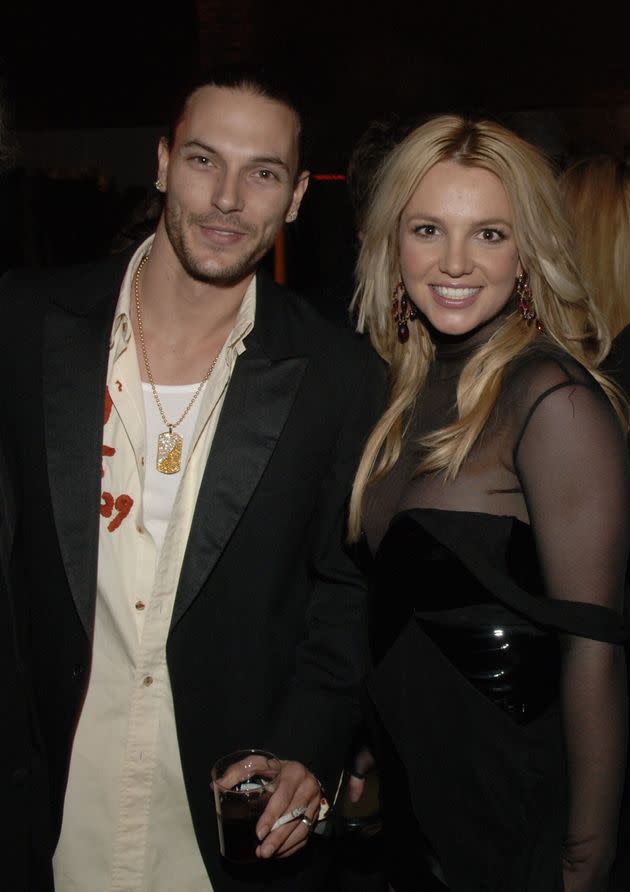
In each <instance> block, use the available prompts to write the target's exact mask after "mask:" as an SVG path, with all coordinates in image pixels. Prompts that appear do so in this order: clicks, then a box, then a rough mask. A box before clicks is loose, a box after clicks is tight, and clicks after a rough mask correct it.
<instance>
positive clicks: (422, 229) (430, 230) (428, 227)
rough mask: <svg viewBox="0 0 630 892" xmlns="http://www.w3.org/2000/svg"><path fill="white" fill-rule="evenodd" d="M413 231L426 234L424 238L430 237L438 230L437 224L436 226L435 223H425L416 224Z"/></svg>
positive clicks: (422, 234)
mask: <svg viewBox="0 0 630 892" xmlns="http://www.w3.org/2000/svg"><path fill="white" fill-rule="evenodd" d="M413 231H414V233H415V234H416V235H421V236H424V238H430V237H431V236H432V235H435V233H436V232H437V226H434V225H433V223H423V224H422V226H414V229H413Z"/></svg>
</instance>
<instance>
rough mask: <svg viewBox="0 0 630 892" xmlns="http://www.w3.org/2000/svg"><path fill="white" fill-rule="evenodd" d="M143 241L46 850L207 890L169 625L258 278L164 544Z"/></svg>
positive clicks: (59, 861) (204, 417) (122, 875)
mask: <svg viewBox="0 0 630 892" xmlns="http://www.w3.org/2000/svg"><path fill="white" fill-rule="evenodd" d="M151 243H152V238H150V239H148V240H147V241H146V242H145V243H144V244H143V245H141V246H140V248H139V249H138V251H137V252H136V253H135V254H134V256H133V258H132V260H131V262H130V264H129V267H128V269H127V273H126V276H125V279H124V281H123V284H122V287H121V291H120V297H119V300H118V305H117V309H116V314H115V318H114V325H113V328H112V336H111V342H110V355H109V365H108V374H107V394H106V405H105V417H104V429H103V430H104V434H103V464H102V496H101V508H100V513H101V518H100V536H99V555H98V589H97V596H96V618H95V627H94V646H93V662H92V667H91V673H90V679H89V684H88V690H87V695H86V699H85V702H84V705H83V709H82V712H81V716H80V719H79V722H78V727H77V731H76V735H75V739H74V743H73V748H72V757H71V762H70V773H69V780H68V787H67V792H66V797H65V805H64V815H63V825H62V830H61V838H60V840H59V844H58V847H57V850H56V852H55V856H54V874H55V887H56V890H57V892H173V890H177V892H211V890H212V885H211V883H210V880H209V878H208V875H207V873H206V870H205V867H204V864H203V861H202V858H201V855H200V853H199V849H198V847H197V843H196V840H195V835H194V830H193V825H192V820H191V816H190V811H189V808H188V801H187V797H186V791H185V788H184V779H183V775H182V768H181V761H180V755H179V749H178V744H177V735H176V730H175V717H174V710H173V700H172V693H171V687H170V682H169V676H168V670H167V666H166V639H167V635H168V631H169V625H170V620H171V614H172V610H173V603H174V600H175V593H176V590H177V584H178V580H179V575H180V569H181V565H182V560H183V557H184V551H185V548H186V543H187V540H188V534H189V530H190V525H191V522H192V517H193V512H194V508H195V503H196V500H197V494H198V491H199V486H200V483H201V479H202V476H203V472H204V469H205V466H206V462H207V460H208V456H209V454H210V449H211V446H212V440H213V437H214V433H215V430H216V426H217V422H218V418H219V415H220V412H221V407H222V404H223V400H224V397H225V393H226V391H227V387H228V384H229V381H230V376H231V374H232V371H233V368H234V364H235V362H236V359H237V357H238V355H239V354H240V353H242V352H243V351H244V350H245V345H244V343H243V340H244V338H245V337H246V335H247V334H248V333H249V332H250V331H251V329H252V327H253V324H254V317H255V308H256V286H255V279H254V280H253V281H252V283H251V285H250V286H249V288H248V290H247V293H246V294H245V297H244V299H243V302H242V305H241V308H240V311H239V314H238V318H237V320H236V323H235V325H234V328H233V330H232V332H231V334H230V335H229V337H228V338H227V340H226V343H225V345H224V347H223V349H222V351H221V353H220V355H219V358H218V360H217V362H216V365H215V367H214V370H213V372H212V374H211V375H210V378H209V379H208V381H207V382H206V384H205V385H204V389H203V391H202V393H201V394H200V396H199V398H198V401H197V402H198V403H199V408H198V413H197V418H196V423H195V428H194V434H193V440H192V442H191V443H190V446H189V449H187V460H186V464H185V466H184V467H183V468H182V470H181V472H180V473H179V474H178V475H177V476H178V478H179V485H178V488H177V493H176V495H175V500H174V503H173V508H172V511H171V516H170V521H169V523H168V527H167V530H166V534H165V537H164V544H163V546H162V548H161V550H160V551H159V552H158V548H157V546H156V543H155V542H154V541H153V538H152V537H151V535H150V533H149V532H148V531H147V530H146V528H145V518H144V514H143V491H144V481H145V465H146V462H148V461H152V462H154V461H155V454H154V453H155V444H153V443H146V442H145V440H146V436H145V413H144V405H143V394H142V385H141V379H140V371H139V367H138V361H137V355H136V346H135V341H134V335H133V330H132V326H131V313H132V311H133V310H132V307H133V302H132V288H133V278H134V274H135V271H136V269H137V267H138V264H139V263H140V261H141V259H142V258H143V257H144V255H145V254H146V253H147V252H148V251H149V250H150V248H151ZM210 768H211V766H210V765H208V782H209V780H210ZM208 808H209V809H211V808H213V803H212V800H211V791H210V787H209V786H208Z"/></svg>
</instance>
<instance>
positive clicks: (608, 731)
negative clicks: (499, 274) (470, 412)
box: [364, 332, 630, 892]
mask: <svg viewBox="0 0 630 892" xmlns="http://www.w3.org/2000/svg"><path fill="white" fill-rule="evenodd" d="M487 336H488V333H487V332H477V333H476V334H475V335H473V336H471V337H469V338H464V339H442V340H441V342H440V343H439V344H438V353H437V358H436V361H435V363H434V364H433V366H432V369H431V372H430V377H429V379H428V381H427V384H426V386H425V389H424V392H423V396H422V398H421V399H420V401H419V403H418V405H417V407H416V409H415V411H414V413H413V417H412V418H411V419H410V424H409V426H408V428H407V433H406V436H405V438H404V445H403V451H402V454H401V457H400V459H399V461H398V462H397V464H396V466H395V467H394V468H393V469H392V471H391V472H390V473H389V474H387V475H386V476H385V477H383V478H381V479H380V480H378V481H377V482H375V483H374V484H373V485H372V486H371V487H369V489H368V492H367V495H366V507H365V512H364V529H365V533H366V538H367V542H368V545H369V547H370V550H371V552H372V556H373V561H372V580H371V581H372V585H371V597H372V599H373V603H372V608H373V609H372V641H373V650H374V669H373V671H372V673H371V676H370V678H369V679H368V684H367V691H368V695H369V701H370V709H371V713H372V722H373V725H374V729H375V735H376V741H375V745H376V749H377V758H378V761H379V766H380V774H381V786H382V791H383V807H384V825H385V831H386V835H387V850H388V862H389V874H390V879H391V881H392V883H393V885H394V887H395V889H396V892H402V890H407V889H410V890H411V889H414V890H422V889H429V888H443V886H442V885H441V884H440V883H439V882H438V880H437V879H434V878H433V877H432V875H430V874H428V873H427V870H426V866H427V864H433V865H437V866H436V867H435V872H436V873H437V875H438V876H440V877H441V878H442V881H443V882H444V883H445V884H446V886H447V887H448V888H449V889H451V890H453V892H473V890H492V892H498V890H505V892H508V890H509V892H552V890H553V892H557V890H562V888H563V885H562V860H561V858H562V852H563V845H564V844H565V842H566V841H567V839H569V840H571V841H573V842H575V843H577V841H579V840H587V842H586V845H587V848H589V850H590V851H591V852H594V853H595V854H597V853H598V852H599V851H606V847H607V846H608V845H609V844H610V841H611V839H612V838H614V832H615V827H614V819H610V818H609V819H607V818H606V816H607V815H610V814H613V815H614V811H615V803H616V801H617V798H618V794H619V786H620V777H621V771H622V766H623V762H624V749H623V731H622V726H623V722H624V716H623V703H624V699H623V696H624V695H623V671H618V672H617V673H616V677H618V678H619V685H618V686H615V684H613V685H610V684H609V685H607V687H606V689H605V690H603V691H602V690H600V689H593V686H592V685H589V684H587V683H586V682H584V678H587V677H588V676H589V672H588V670H589V661H593V660H594V661H597V660H602V659H603V660H605V659H608V658H610V653H611V651H620V650H621V649H620V648H614V649H611V648H608V647H602V646H601V645H598V644H595V645H594V641H593V639H595V640H596V641H604V642H619V641H621V640H622V639H623V637H624V630H623V623H622V619H621V615H620V610H621V606H622V600H623V577H624V569H625V564H626V557H627V554H628V542H629V529H628V527H629V522H630V519H629V517H628V513H629V512H628V505H629V504H630V502H629V496H628V494H629V491H630V487H629V479H628V478H629V474H628V462H627V455H626V444H625V439H624V436H623V434H622V432H621V429H620V425H619V423H618V420H617V418H616V417H615V415H614V413H613V411H612V409H611V407H610V405H609V403H608V400H607V399H606V397H605V395H604V394H603V393H602V391H601V389H600V388H599V386H598V385H597V384H596V383H595V382H594V380H593V378H592V377H591V376H590V374H589V373H588V372H587V371H586V370H585V369H584V368H583V367H582V366H580V365H579V364H578V363H577V362H575V361H574V360H573V359H572V358H570V357H569V356H567V355H566V353H564V352H563V351H561V350H559V349H558V348H557V347H555V346H554V345H552V344H550V343H549V342H548V341H547V339H546V338H544V337H541V338H539V339H538V340H537V341H536V342H535V345H534V346H533V347H532V348H531V349H530V350H529V351H528V353H527V355H526V356H524V357H521V358H520V359H519V360H517V361H515V362H514V363H513V365H512V367H511V368H510V369H509V372H508V374H507V375H506V377H505V379H504V382H503V385H502V389H501V394H500V397H499V400H498V403H497V406H496V409H495V411H494V413H493V415H492V416H491V418H490V420H489V421H488V423H487V424H486V426H485V429H484V431H483V433H482V435H481V437H480V438H479V439H478V440H477V442H476V443H475V446H474V448H473V450H472V452H471V453H470V455H469V457H468V458H467V460H466V462H465V464H464V465H463V467H462V470H461V471H460V473H459V474H458V476H457V477H456V478H455V479H454V480H452V481H448V482H444V479H443V478H442V477H441V476H438V475H435V474H427V475H424V476H415V475H414V469H415V468H416V467H417V464H418V461H419V458H420V452H419V448H418V445H417V443H418V440H419V438H420V437H421V436H422V435H423V434H425V433H426V432H428V431H431V430H435V429H437V428H439V427H442V426H443V425H444V424H446V423H447V422H448V421H450V420H452V419H453V418H454V417H455V414H454V413H455V393H456V386H457V381H458V378H459V375H460V372H461V369H462V367H463V365H464V364H465V362H466V360H467V359H468V358H469V356H470V354H471V351H472V350H474V349H475V347H476V346H477V344H478V343H479V340H480V338H487ZM604 654H607V656H604ZM617 657H618V654H617ZM617 657H616V658H617ZM622 669H623V667H622ZM594 740H596V741H597V745H596V747H595V750H594ZM600 756H601V758H600ZM608 806H612V807H608ZM593 837H594V839H593ZM422 877H424V879H422Z"/></svg>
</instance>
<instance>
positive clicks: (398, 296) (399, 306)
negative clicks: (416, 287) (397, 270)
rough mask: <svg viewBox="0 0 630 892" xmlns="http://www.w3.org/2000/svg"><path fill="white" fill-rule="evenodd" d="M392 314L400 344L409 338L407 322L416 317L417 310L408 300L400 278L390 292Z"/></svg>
mask: <svg viewBox="0 0 630 892" xmlns="http://www.w3.org/2000/svg"><path fill="white" fill-rule="evenodd" d="M392 316H393V317H394V322H395V323H396V327H397V329H398V340H399V341H400V343H401V344H405V343H406V342H407V341H408V340H409V325H408V324H407V323H409V322H412V321H413V320H414V319H417V318H418V310H417V309H416V307H415V306H414V304H412V303H411V302H410V300H409V295H408V294H407V292H406V290H405V286H404V285H403V283H402V280H401V281H400V282H399V283H398V285H396V287H395V288H394V293H393V294H392Z"/></svg>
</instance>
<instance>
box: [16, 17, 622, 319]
mask: <svg viewBox="0 0 630 892" xmlns="http://www.w3.org/2000/svg"><path fill="white" fill-rule="evenodd" d="M1 15H2V24H1V28H0V39H1V40H2V49H1V51H0V84H2V85H3V87H4V93H5V105H6V106H7V109H8V118H9V124H10V135H12V138H13V143H14V151H13V161H12V163H11V164H10V165H7V164H6V163H5V171H4V173H3V174H2V177H1V179H0V186H1V190H2V191H1V194H0V199H1V200H2V203H3V210H4V211H5V212H4V213H3V214H2V220H3V223H2V229H0V269H4V268H7V267H9V266H15V265H22V264H29V265H39V266H46V265H56V264H59V263H65V262H71V261H75V260H83V259H90V258H92V257H96V256H98V255H99V254H102V253H103V252H104V251H106V250H110V249H111V245H112V240H113V239H114V238H115V237H116V235H117V234H120V233H121V231H123V230H125V228H126V226H127V224H128V223H129V221H130V219H132V218H133V216H134V214H135V213H137V211H138V208H139V207H140V206H141V205H142V202H143V201H144V200H145V198H146V197H147V196H148V195H150V194H151V186H152V182H153V179H154V177H155V147H156V142H157V139H158V137H159V135H160V133H161V132H162V130H163V126H164V121H165V119H166V116H167V110H168V109H169V108H170V105H171V102H172V100H173V97H174V96H175V95H176V93H177V91H178V88H179V85H180V84H181V82H182V81H185V80H187V79H188V78H189V77H191V76H194V75H195V73H196V72H197V71H198V70H199V69H200V68H202V67H203V65H204V63H205V62H206V61H211V62H213V63H217V62H228V61H239V60H240V61H247V60H254V61H259V62H260V61H262V62H266V63H268V64H269V63H271V64H273V65H275V66H277V67H280V68H281V69H283V70H285V71H286V72H287V73H288V74H289V75H290V77H291V79H292V80H293V82H294V84H295V86H296V87H297V88H298V89H299V91H300V92H301V93H302V95H303V97H304V99H305V108H306V112H307V116H308V120H309V122H310V125H311V126H310V131H311V136H312V139H311V159H310V161H311V165H310V166H311V169H312V170H313V172H314V173H317V174H325V173H344V172H345V169H346V165H347V161H348V156H349V154H350V151H351V149H352V146H353V144H354V141H355V140H356V138H357V137H358V136H359V134H360V133H361V131H362V130H363V129H364V127H365V126H366V125H367V124H368V123H369V121H370V120H372V119H375V118H381V117H387V116H390V115H391V114H392V113H396V114H398V115H399V116H401V117H405V118H406V117H410V118H414V117H420V116H422V115H425V114H430V113H434V112H443V111H464V112H471V113H475V114H480V113H483V114H488V115H491V116H493V117H497V118H499V119H501V120H503V121H504V122H505V123H507V124H508V125H509V126H512V127H514V129H516V130H518V131H519V132H521V133H522V134H523V135H525V136H527V137H528V138H530V139H532V140H533V141H535V142H537V143H538V144H539V145H541V147H542V148H544V149H545V150H546V151H548V153H549V154H550V155H552V156H553V158H554V160H555V161H556V162H557V163H558V164H560V165H562V164H565V163H567V162H568V161H569V160H571V159H573V158H575V157H577V156H581V155H585V154H591V153H596V152H608V151H609V152H614V153H616V154H621V153H623V152H624V151H625V150H626V147H627V146H628V145H630V62H629V58H630V56H629V53H628V51H627V50H626V47H625V43H626V42H627V39H628V34H629V33H630V31H629V29H628V25H629V24H630V16H629V15H628V13H627V12H625V10H624V7H623V6H622V5H621V4H612V3H599V4H591V6H590V7H589V8H588V9H587V11H582V10H580V9H579V8H578V7H577V6H576V5H571V4H568V3H567V4H560V3H555V4H554V3H553V2H549V3H548V4H547V5H542V4H541V5H539V6H533V5H531V4H529V5H526V4H523V3H519V4H508V3H505V4H500V3H497V2H494V3H480V2H477V3H474V4H472V3H468V4H463V3H462V4H459V3H449V2H431V3H427V2H418V3H409V2H400V0H389V2H381V3H377V4H376V5H373V6H368V4H367V3H353V2H346V3H343V0H339V2H337V3H333V2H330V0H323V2H320V3H313V4H304V3H302V4H298V3H295V2H294V3H288V2H286V0H276V2H271V0H268V2H261V0H230V2H226V0H179V2H173V3H171V4H169V5H161V4H156V3H148V2H133V0H129V2H127V3H122V2H119V0H115V2H110V3H102V4H92V5H88V4H85V3H82V4H79V3H57V4H47V3H39V2H35V0H21V2H16V0H4V4H3V12H2V13H1ZM7 209H8V210H9V212H8V213H7ZM354 252H355V242H354V233H353V228H352V218H351V214H350V207H349V202H348V198H347V194H346V187H345V183H344V182H343V181H334V180H333V181H331V180H314V181H312V183H311V187H310V189H309V193H308V194H307V197H306V199H305V203H304V205H303V210H302V213H301V215H300V219H299V221H298V223H297V225H295V226H294V227H291V228H290V229H289V230H288V231H287V273H288V279H289V283H290V284H293V285H296V286H297V287H299V288H301V289H302V290H306V291H310V292H312V293H318V294H320V295H321V297H320V298H319V299H320V300H321V301H322V302H324V303H326V302H327V301H328V302H329V303H330V304H331V307H333V311H334V307H336V306H337V303H336V302H337V300H338V298H339V296H340V295H345V294H346V293H347V291H348V289H349V288H350V287H351V279H352V266H353V260H354Z"/></svg>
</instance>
